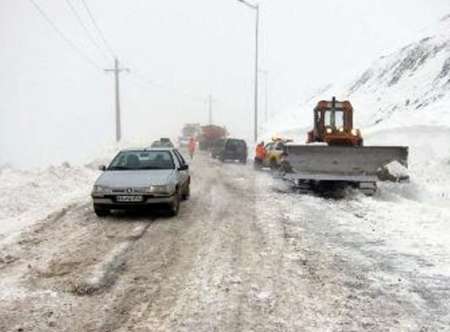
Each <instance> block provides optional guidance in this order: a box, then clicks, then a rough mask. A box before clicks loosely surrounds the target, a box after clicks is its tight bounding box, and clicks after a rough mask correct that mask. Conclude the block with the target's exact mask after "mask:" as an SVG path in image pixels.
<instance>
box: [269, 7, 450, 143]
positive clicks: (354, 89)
mask: <svg viewBox="0 0 450 332" xmlns="http://www.w3.org/2000/svg"><path fill="white" fill-rule="evenodd" d="M330 81H331V79H330ZM332 96H336V97H337V98H338V99H349V100H350V101H351V102H352V104H353V106H354V108H355V120H356V125H357V126H359V127H360V128H363V129H365V130H366V131H367V130H369V132H373V131H374V130H375V131H376V130H380V129H387V128H396V127H407V126H413V125H428V126H449V127H450V15H447V16H445V17H443V18H442V19H441V21H440V22H439V23H438V24H437V25H436V26H435V27H432V28H430V29H429V30H428V31H427V32H424V33H422V36H421V37H419V38H418V40H417V41H415V42H413V43H409V44H407V45H405V46H404V47H403V48H401V49H399V50H397V51H396V52H393V53H391V54H389V55H383V56H381V57H379V58H378V59H376V60H375V61H374V62H373V64H372V65H371V66H370V67H369V68H368V69H367V70H366V71H364V72H363V73H361V74H360V75H358V76H357V77H355V78H354V79H352V80H351V81H350V82H346V83H344V84H339V83H338V84H336V83H333V84H329V85H326V86H325V87H323V88H321V89H319V90H318V91H317V92H316V93H315V94H314V95H313V96H311V97H310V98H308V99H307V100H306V101H304V102H303V103H302V104H301V105H298V106H296V107H294V108H292V109H290V110H287V111H286V112H280V114H278V116H276V117H275V118H274V119H273V120H272V121H270V126H268V127H267V128H265V131H266V133H267V134H268V135H269V134H272V133H274V132H285V131H288V132H290V131H291V130H292V129H300V128H308V127H310V126H311V125H312V123H311V118H312V109H313V107H314V105H315V104H316V103H317V101H318V100H320V99H330V98H331V97H332ZM291 134H292V132H291Z"/></svg>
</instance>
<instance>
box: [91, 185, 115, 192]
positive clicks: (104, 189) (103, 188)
mask: <svg viewBox="0 0 450 332" xmlns="http://www.w3.org/2000/svg"><path fill="white" fill-rule="evenodd" d="M92 192H94V193H97V194H105V193H110V192H111V188H109V187H107V186H99V185H95V186H94V189H93V190H92Z"/></svg>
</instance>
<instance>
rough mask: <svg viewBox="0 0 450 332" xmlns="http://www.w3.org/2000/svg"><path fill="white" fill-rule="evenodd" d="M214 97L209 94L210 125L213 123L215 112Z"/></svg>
mask: <svg viewBox="0 0 450 332" xmlns="http://www.w3.org/2000/svg"><path fill="white" fill-rule="evenodd" d="M212 104H213V98H212V96H211V95H209V96H208V122H209V124H210V125H212V124H213V113H212V111H213V110H212V107H213V105H212Z"/></svg>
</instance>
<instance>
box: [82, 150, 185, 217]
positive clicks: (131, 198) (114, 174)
mask: <svg viewBox="0 0 450 332" xmlns="http://www.w3.org/2000/svg"><path fill="white" fill-rule="evenodd" d="M100 169H101V170H102V171H103V174H102V175H100V177H99V178H98V179H97V181H96V182H95V185H94V188H93V190H92V194H91V196H92V199H93V204H94V211H95V214H96V215H97V216H99V217H103V216H107V215H108V214H109V213H110V210H115V209H117V210H122V209H136V208H142V207H149V206H154V205H157V204H158V205H166V206H168V207H169V208H170V212H171V214H172V215H174V216H175V215H177V214H178V212H179V210H180V201H181V200H182V199H188V198H189V195H190V182H191V177H190V174H189V166H188V164H187V163H186V161H185V160H184V158H183V156H182V155H181V154H180V153H179V152H178V150H176V149H171V148H155V149H136V150H123V151H120V152H119V153H118V154H117V155H116V156H115V157H114V159H113V160H112V162H111V163H110V164H109V166H108V167H106V166H101V167H100Z"/></svg>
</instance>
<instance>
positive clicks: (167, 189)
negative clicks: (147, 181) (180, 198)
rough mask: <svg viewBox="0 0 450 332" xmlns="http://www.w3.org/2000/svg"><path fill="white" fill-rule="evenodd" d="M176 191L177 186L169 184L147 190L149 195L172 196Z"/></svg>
mask: <svg viewBox="0 0 450 332" xmlns="http://www.w3.org/2000/svg"><path fill="white" fill-rule="evenodd" d="M174 191H175V185H172V184H167V185H162V186H150V187H148V188H147V189H146V192H147V193H152V194H172V193H173V192H174Z"/></svg>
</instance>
